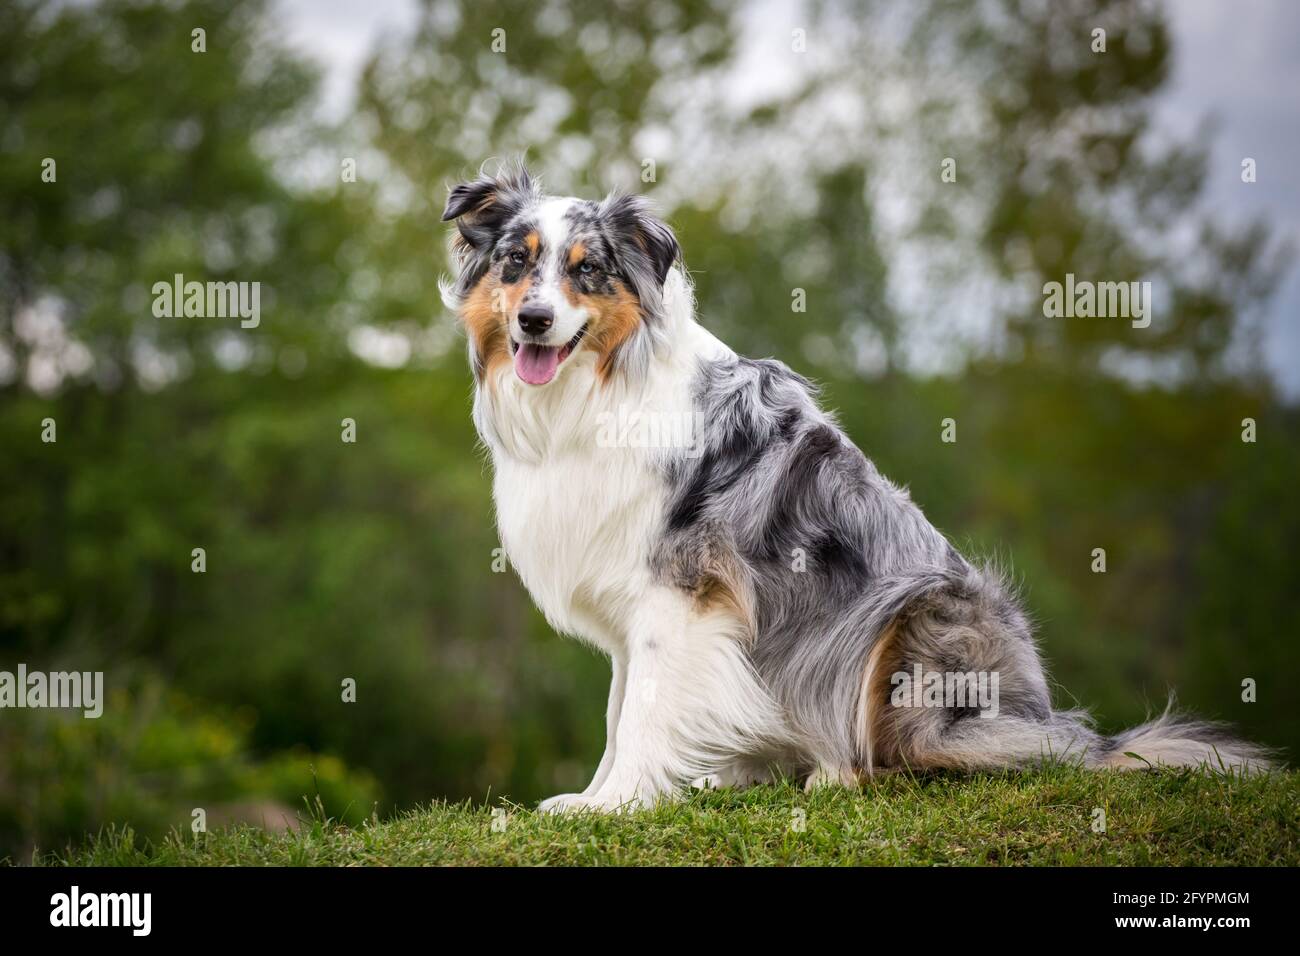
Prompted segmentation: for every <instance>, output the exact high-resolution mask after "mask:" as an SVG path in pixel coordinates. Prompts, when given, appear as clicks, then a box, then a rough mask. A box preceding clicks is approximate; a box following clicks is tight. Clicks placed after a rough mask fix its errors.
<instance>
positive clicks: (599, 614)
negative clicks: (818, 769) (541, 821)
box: [475, 204, 787, 810]
mask: <svg viewBox="0 0 1300 956" xmlns="http://www.w3.org/2000/svg"><path fill="white" fill-rule="evenodd" d="M548 207H549V208H550V209H551V211H552V213H553V215H558V214H560V213H559V212H557V210H560V207H558V206H551V205H550V204H548ZM548 207H543V208H544V209H546V208H548ZM543 221H544V226H543V228H544V229H550V228H556V223H555V222H554V221H547V217H545V216H544V217H543ZM548 245H551V246H553V247H561V246H562V243H558V242H554V241H552V242H550V243H548ZM665 313H666V316H665V319H666V323H667V326H668V329H667V332H668V337H669V339H670V340H671V341H672V342H673V348H672V349H670V350H666V352H665V354H662V355H656V356H655V357H654V358H653V359H652V361H651V363H650V368H649V374H648V375H647V376H645V377H644V380H643V381H640V382H639V383H637V384H632V383H630V382H628V381H627V380H626V379H624V378H622V377H620V376H617V375H616V376H614V377H613V378H612V379H611V380H610V381H609V382H607V383H606V384H605V385H603V386H602V385H601V384H599V383H598V381H597V378H596V374H595V356H594V355H593V354H592V352H591V351H590V350H589V349H586V348H584V347H582V346H581V345H580V346H579V348H578V350H577V351H576V352H575V353H574V354H573V355H572V356H571V357H570V358H569V359H568V360H567V361H565V362H564V363H562V364H561V366H560V368H559V370H558V371H557V373H556V377H555V379H554V380H552V381H551V382H550V383H549V384H547V385H544V386H541V387H538V386H532V385H527V384H525V383H523V382H521V381H520V380H519V379H518V378H517V376H516V375H515V373H514V371H513V369H512V368H510V367H508V366H502V367H499V368H498V369H497V371H496V374H497V380H496V381H495V382H493V383H491V384H490V387H489V384H488V383H485V384H484V386H483V387H481V388H480V389H479V393H478V396H477V399H476V403H475V418H476V421H477V423H478V425H479V429H480V432H481V433H482V434H483V435H484V438H485V441H486V443H487V445H488V448H489V449H490V451H491V453H492V460H493V464H494V471H495V478H494V482H493V497H494V499H495V502H496V512H497V526H498V529H499V531H500V534H501V541H502V545H503V546H504V548H505V551H506V554H507V555H508V556H509V558H510V561H511V563H512V564H513V565H514V567H515V569H516V570H517V572H518V573H519V576H520V578H521V579H522V580H523V582H524V584H525V586H526V587H527V588H528V590H529V593H530V594H531V595H532V596H533V599H534V600H535V601H536V602H537V605H538V606H539V607H540V608H541V610H542V612H543V613H544V614H545V615H546V618H547V620H548V621H549V622H550V623H551V625H552V626H553V627H555V628H556V630H558V631H561V632H563V633H566V634H570V635H573V636H576V637H579V638H581V639H583V640H585V641H588V642H589V643H591V644H592V645H594V646H595V647H597V648H599V649H600V650H602V651H604V652H605V653H606V654H608V655H609V656H610V659H611V661H612V664H613V680H612V681H611V687H610V697H609V706H608V708H607V715H606V718H607V721H606V722H607V739H606V749H605V755H604V757H603V758H602V759H601V762H600V766H599V767H598V769H597V771H596V774H595V777H594V778H593V779H592V781H591V784H590V785H589V786H588V787H587V788H586V790H584V791H583V792H582V793H580V794H562V795H560V796H558V797H552V798H551V799H550V800H547V801H544V802H543V804H542V809H545V810H564V809H574V808H580V807H592V808H598V809H615V808H619V807H624V806H635V805H645V804H648V803H650V802H652V801H653V800H655V799H656V798H658V797H661V796H664V795H667V794H670V793H672V792H673V791H674V790H675V789H676V787H677V786H679V785H680V784H682V783H684V782H686V781H689V780H692V779H695V778H699V777H704V776H708V775H714V776H715V777H716V778H717V779H723V780H732V779H733V778H738V776H739V775H740V774H739V771H738V769H737V760H738V759H739V758H740V757H741V755H742V754H751V753H755V752H760V751H762V750H764V749H774V748H777V747H779V746H780V744H781V742H782V741H784V740H785V738H786V737H787V731H786V729H785V727H784V722H783V720H782V719H781V717H780V714H779V712H778V708H777V707H776V705H775V703H774V702H773V701H772V699H771V697H770V696H769V695H768V693H767V692H766V690H765V689H764V688H763V686H762V685H761V683H760V682H759V681H758V679H757V678H756V676H755V675H754V673H753V670H752V667H751V665H750V663H749V661H748V658H747V656H746V654H745V650H744V646H743V643H742V639H743V625H742V624H741V622H740V621H739V620H738V619H737V618H736V617H735V616H733V615H731V614H728V613H725V612H722V611H718V610H711V611H707V612H703V611H699V610H697V609H696V607H695V606H694V604H693V602H692V599H691V597H690V596H689V595H687V594H685V593H684V592H682V591H680V590H678V589H674V588H668V587H665V586H663V585H662V584H660V583H659V582H657V581H656V580H655V579H654V577H653V575H652V573H651V570H650V566H649V560H648V555H649V553H650V548H651V545H652V543H653V540H654V538H655V536H656V535H657V534H658V533H659V531H660V528H661V525H662V522H663V517H664V514H663V512H664V507H665V487H664V483H663V480H662V478H661V477H660V475H659V473H658V472H657V470H656V463H657V456H658V455H659V454H660V451H659V450H658V449H656V448H635V447H633V448H628V447H602V445H601V443H600V442H599V440H598V436H599V435H601V434H602V422H604V421H608V420H609V419H608V418H603V417H602V416H615V417H617V416H619V415H620V414H622V415H624V416H626V415H627V414H628V413H629V412H654V413H658V414H662V415H673V414H675V415H689V414H691V413H692V411H693V403H692V400H691V390H690V389H691V380H692V377H693V375H694V374H695V372H696V369H697V363H698V361H699V360H700V359H701V358H720V357H723V356H726V355H728V354H730V352H729V350H728V349H727V348H726V346H724V345H722V343H720V342H719V341H718V340H717V339H715V338H714V337H713V336H712V335H711V334H709V333H708V332H707V331H706V330H705V329H703V328H702V327H701V326H700V325H698V324H697V323H696V322H695V319H694V316H693V303H692V299H691V294H690V288H689V285H688V283H687V281H686V278H685V276H684V275H683V274H682V273H681V272H679V271H678V270H676V269H674V270H673V271H672V272H671V273H670V275H669V278H668V282H667V284H666V289H665ZM558 314H559V313H558V312H557V315H558ZM744 775H745V776H748V777H750V778H754V777H756V776H757V775H758V774H757V773H756V772H755V771H752V770H751V771H748V772H746V773H745V774H744Z"/></svg>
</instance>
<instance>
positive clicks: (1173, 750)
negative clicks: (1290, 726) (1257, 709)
mask: <svg viewBox="0 0 1300 956" xmlns="http://www.w3.org/2000/svg"><path fill="white" fill-rule="evenodd" d="M1275 757H1276V755H1275V754H1274V753H1273V752H1272V751H1271V750H1269V749H1268V748H1267V747H1261V746H1259V745H1258V744H1253V743H1250V742H1248V741H1245V740H1242V739H1241V738H1239V737H1237V736H1235V735H1234V734H1233V732H1232V729H1231V728H1230V727H1228V726H1226V725H1224V724H1218V723H1214V722H1212V721H1207V720H1196V719H1193V718H1190V717H1181V716H1179V715H1177V714H1175V713H1173V711H1172V709H1166V710H1165V712H1164V713H1163V714H1161V715H1160V716H1159V717H1157V718H1156V719H1155V720H1152V721H1148V722H1147V723H1145V724H1142V725H1140V726H1138V727H1134V728H1133V729H1132V730H1126V731H1124V732H1123V733H1122V734H1118V735H1117V736H1114V737H1110V738H1103V743H1102V747H1101V749H1100V751H1099V752H1098V753H1097V754H1095V755H1094V759H1093V760H1091V761H1088V765H1089V766H1095V767H1117V768H1119V769H1122V770H1136V769H1141V768H1146V767H1157V766H1167V767H1200V766H1205V767H1208V768H1209V769H1210V770H1218V771H1222V772H1224V773H1227V772H1229V771H1237V772H1242V773H1249V772H1252V771H1262V770H1268V769H1270V768H1271V767H1272V766H1273V765H1274V764H1275V762H1276V761H1275Z"/></svg>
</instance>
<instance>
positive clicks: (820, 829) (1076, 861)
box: [38, 766, 1300, 866]
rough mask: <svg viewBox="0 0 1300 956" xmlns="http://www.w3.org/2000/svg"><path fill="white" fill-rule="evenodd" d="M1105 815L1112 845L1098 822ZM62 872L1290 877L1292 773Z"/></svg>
mask: <svg viewBox="0 0 1300 956" xmlns="http://www.w3.org/2000/svg"><path fill="white" fill-rule="evenodd" d="M1103 813H1104V830H1102V829H1100V828H1101V826H1102V814H1103ZM38 862H42V863H46V864H52V865H60V864H71V865H107V866H114V865H122V866H135V865H157V864H161V865H172V866H230V865H237V866H260V865H290V866H358V865H359V866H405V865H469V866H484V865H578V866H585V865H597V864H605V865H610V864H612V865H657V866H675V865H758V866H766V865H841V864H851V865H884V866H893V865H911V866H930V865H962V864H1011V865H1025V864H1029V865H1116V864H1119V865H1171V864H1183V865H1193V866H1202V865H1276V864H1285V865H1290V866H1296V865H1300V774H1298V773H1295V772H1287V773H1283V772H1278V773H1273V774H1270V775H1267V776H1256V777H1251V778H1247V779H1241V778H1230V777H1222V776H1215V775H1210V774H1205V773H1201V772H1193V771H1163V770H1162V771H1158V772H1136V773H1115V772H1109V773H1098V772H1086V771H1082V770H1079V769H1076V768H1073V767H1068V766H1056V767H1049V768H1046V769H1043V770H1041V771H1036V772H1033V773H1025V774H1017V775H987V774H981V775H973V776H971V775H955V774H937V775H930V776H925V777H921V778H914V777H910V776H906V775H898V776H891V777H887V778H882V779H879V780H877V781H874V782H872V783H870V784H868V785H867V786H866V787H865V788H864V789H863V790H862V791H848V790H843V789H828V790H822V791H818V792H815V793H804V792H803V791H802V790H801V789H799V788H798V787H795V786H792V785H786V786H770V787H756V788H753V789H750V790H745V791H727V790H723V791H712V792H701V793H695V794H692V795H691V796H690V798H689V799H686V800H683V801H681V802H679V803H676V804H673V805H667V806H660V807H658V808H655V809H653V810H648V811H639V812H636V813H630V814H624V815H620V816H594V815H580V816H564V817H555V816H541V815H539V814H537V813H535V812H534V811H532V810H530V809H527V808H524V807H520V806H516V805H513V804H510V803H508V802H502V803H499V804H498V805H496V806H495V807H494V806H493V805H491V804H487V805H477V806H476V805H471V804H468V803H466V804H446V803H435V804H433V805H431V806H429V807H427V808H421V809H419V810H415V811H411V812H408V813H404V814H401V815H399V816H396V817H394V818H393V819H391V820H387V821H373V822H371V823H370V824H367V825H365V826H362V827H359V828H349V827H345V826H341V825H338V824H337V823H335V822H334V821H331V820H328V819H322V818H321V817H320V816H319V815H308V814H304V815H303V818H302V821H301V826H300V827H299V828H298V829H297V830H296V831H290V832H284V833H278V834H273V833H268V832H266V831H264V830H261V829H257V828H255V827H247V826H243V827H237V828H232V829H227V830H220V831H215V832H211V833H208V834H204V835H201V836H199V837H197V838H196V837H195V836H193V835H188V834H187V835H185V836H180V835H176V836H173V837H172V838H169V839H168V840H166V841H164V842H163V843H162V844H160V845H156V846H151V845H143V846H141V845H138V844H137V841H136V839H135V837H134V835H133V834H132V833H131V832H130V830H129V829H113V830H110V831H107V832H105V833H102V834H101V835H100V836H99V837H98V838H96V839H95V840H93V841H91V842H89V843H88V844H87V845H86V846H85V847H84V848H80V849H69V850H67V851H65V852H63V853H57V854H47V855H44V856H42V857H40V859H39V860H38Z"/></svg>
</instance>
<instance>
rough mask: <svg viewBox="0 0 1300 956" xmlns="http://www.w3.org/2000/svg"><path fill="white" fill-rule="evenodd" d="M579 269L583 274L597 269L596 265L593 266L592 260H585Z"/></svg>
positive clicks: (588, 273)
mask: <svg viewBox="0 0 1300 956" xmlns="http://www.w3.org/2000/svg"><path fill="white" fill-rule="evenodd" d="M578 271H579V272H581V273H582V274H583V275H585V276H588V275H591V274H592V273H593V272H595V271H596V267H595V266H593V265H592V264H591V263H590V262H584V263H583V264H582V265H580V266H578Z"/></svg>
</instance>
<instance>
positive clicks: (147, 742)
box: [0, 677, 378, 862]
mask: <svg viewBox="0 0 1300 956" xmlns="http://www.w3.org/2000/svg"><path fill="white" fill-rule="evenodd" d="M255 720H256V718H255V716H254V714H253V712H252V711H251V710H248V709H244V710H241V711H237V712H233V713H229V714H218V713H215V712H213V711H211V710H206V709H203V708H202V707H200V705H198V704H197V702H196V701H194V700H192V699H190V698H187V697H184V696H182V695H180V694H178V693H176V692H174V691H169V690H166V689H165V688H164V686H163V685H162V684H161V683H159V682H158V681H157V680H156V679H152V678H147V677H145V678H141V679H139V680H137V681H135V682H134V686H133V687H132V688H131V689H130V690H127V689H124V688H117V689H115V690H113V691H112V692H111V693H109V694H108V695H107V700H106V701H105V702H104V711H103V716H101V717H99V718H95V719H88V718H85V717H83V716H82V715H81V714H80V713H68V712H66V711H56V710H24V711H19V712H14V713H11V714H6V719H5V721H4V723H2V724H0V753H2V754H4V757H5V761H6V765H7V766H6V770H7V773H6V775H5V777H4V778H3V779H0V841H3V845H5V846H6V847H9V848H12V850H13V854H14V857H15V862H21V861H22V858H23V857H24V856H25V855H27V854H30V853H31V852H32V851H33V850H34V849H36V848H37V847H40V848H42V849H48V848H50V847H51V846H58V845H60V844H61V843H63V842H64V841H66V840H72V841H74V842H78V841H80V840H81V839H83V838H85V837H88V836H91V835H93V834H94V833H96V832H97V831H98V830H99V829H100V827H101V826H103V824H104V823H105V821H112V820H129V821H131V825H132V827H133V828H134V830H135V832H137V833H139V834H140V835H141V836H142V837H145V838H148V839H152V840H159V839H161V838H162V837H164V836H165V835H166V834H167V833H169V832H171V831H172V830H173V829H175V830H179V831H181V832H184V833H187V834H188V833H189V832H190V826H191V821H192V819H193V818H192V816H191V814H192V811H193V810H194V809H196V808H200V809H203V810H204V812H205V814H208V815H209V816H210V818H211V823H212V824H213V825H215V824H216V823H217V822H218V821H219V820H223V819H224V820H227V821H229V820H231V819H235V820H241V819H242V820H247V821H248V822H263V819H262V818H264V817H269V818H271V819H270V820H267V821H266V822H272V823H275V822H278V818H279V817H281V816H287V817H288V818H289V819H291V820H292V819H294V818H295V815H296V814H297V813H298V812H301V811H303V810H304V800H310V801H316V802H318V803H319V806H321V807H322V808H325V810H326V811H327V812H329V813H332V814H333V815H334V817H335V818H336V819H338V820H341V821H345V822H348V823H351V824H359V823H361V822H362V821H363V820H365V819H366V817H367V816H368V815H369V814H370V813H371V812H372V811H373V809H374V807H375V801H376V798H377V795H378V788H377V785H376V783H375V780H374V778H373V777H372V776H370V775H369V774H367V773H364V772H355V771H350V770H348V769H347V768H346V767H345V766H344V764H343V763H342V761H340V760H339V759H338V758H337V757H332V756H327V755H319V754H312V753H310V752H308V751H306V750H305V749H301V748H299V749H296V750H293V751H283V752H280V753H277V754H275V755H273V756H271V757H270V758H268V759H259V758H257V757H255V756H254V754H253V751H252V750H251V748H250V747H249V743H248V738H249V732H250V730H251V727H252V725H253V724H254V723H255ZM258 808H261V816H259V814H258V812H257V811H258Z"/></svg>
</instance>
